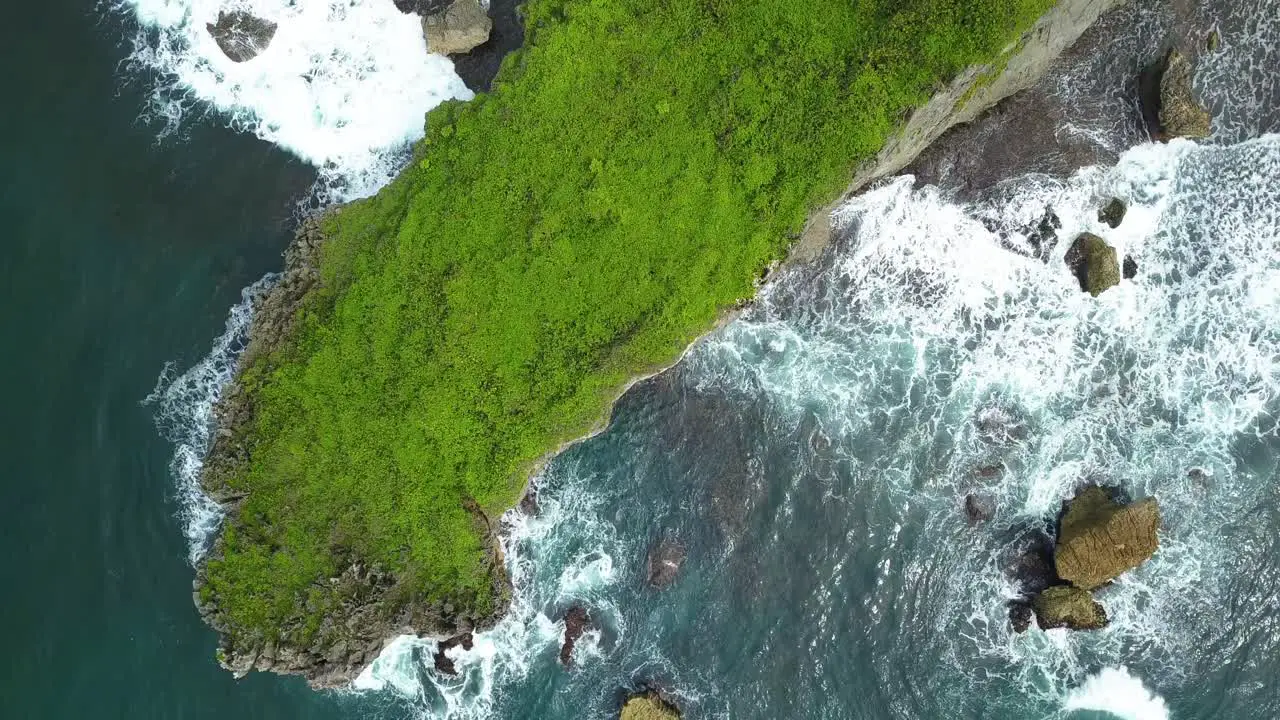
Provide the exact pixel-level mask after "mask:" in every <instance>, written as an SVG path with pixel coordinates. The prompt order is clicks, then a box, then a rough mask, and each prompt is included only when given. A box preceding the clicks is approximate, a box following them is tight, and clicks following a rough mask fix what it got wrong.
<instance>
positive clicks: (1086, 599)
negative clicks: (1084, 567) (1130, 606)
mask: <svg viewBox="0 0 1280 720" xmlns="http://www.w3.org/2000/svg"><path fill="white" fill-rule="evenodd" d="M1031 607H1032V608H1033V609H1034V610H1035V613H1036V623H1037V624H1038V625H1039V626H1040V629H1041V630H1052V629H1054V628H1068V629H1071V630H1097V629H1099V628H1103V627H1106V625H1107V611H1106V610H1104V609H1103V608H1102V606H1101V605H1099V604H1098V603H1097V601H1095V600H1094V599H1093V595H1091V594H1090V593H1089V591H1088V590H1082V589H1080V588H1078V587H1075V586H1073V585H1055V586H1053V587H1051V588H1047V589H1046V590H1045V591H1044V592H1042V593H1040V594H1039V595H1037V596H1036V598H1035V600H1032V601H1031Z"/></svg>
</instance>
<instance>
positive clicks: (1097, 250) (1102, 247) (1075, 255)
mask: <svg viewBox="0 0 1280 720" xmlns="http://www.w3.org/2000/svg"><path fill="white" fill-rule="evenodd" d="M1066 261H1067V266H1068V267H1070V268H1071V272H1072V274H1073V275H1075V276H1076V280H1078V281H1079V282H1080V289H1081V290H1083V291H1085V292H1087V293H1089V294H1090V295H1092V296H1094V297H1098V296H1099V295H1101V294H1102V293H1103V292H1105V291H1106V290H1108V289H1110V288H1112V287H1115V286H1116V285H1119V284H1120V260H1119V259H1118V258H1117V257H1116V249H1115V248H1113V247H1111V246H1110V245H1108V244H1107V241H1106V240H1103V239H1102V238H1100V237H1098V236H1097V235H1094V234H1093V233H1081V235H1080V237H1078V238H1076V240H1075V242H1074V243H1072V244H1071V249H1070V250H1068V251H1067V255H1066Z"/></svg>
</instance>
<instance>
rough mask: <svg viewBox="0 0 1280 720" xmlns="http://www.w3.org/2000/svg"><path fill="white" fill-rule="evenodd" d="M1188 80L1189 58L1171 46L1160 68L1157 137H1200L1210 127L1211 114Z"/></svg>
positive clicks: (1164, 138)
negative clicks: (1158, 132) (1158, 127)
mask: <svg viewBox="0 0 1280 720" xmlns="http://www.w3.org/2000/svg"><path fill="white" fill-rule="evenodd" d="M1191 80H1192V71H1191V62H1190V61H1189V60H1187V59H1186V57H1184V56H1183V55H1182V53H1180V52H1178V51H1177V50H1170V51H1169V54H1168V55H1165V57H1164V60H1163V61H1162V67H1161V69H1160V110H1159V114H1158V117H1159V121H1160V139H1162V140H1168V139H1170V138H1176V137H1183V138H1202V137H1207V136H1208V135H1209V133H1210V132H1212V131H1213V116H1212V115H1210V114H1209V111H1208V110H1206V109H1204V106H1202V105H1201V104H1200V103H1199V102H1197V101H1196V98H1195V95H1194V94H1193V93H1192V90H1191Z"/></svg>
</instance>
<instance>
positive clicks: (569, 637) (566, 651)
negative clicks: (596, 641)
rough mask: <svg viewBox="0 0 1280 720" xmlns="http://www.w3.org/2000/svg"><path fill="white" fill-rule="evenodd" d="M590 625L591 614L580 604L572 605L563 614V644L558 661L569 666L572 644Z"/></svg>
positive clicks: (571, 657)
mask: <svg viewBox="0 0 1280 720" xmlns="http://www.w3.org/2000/svg"><path fill="white" fill-rule="evenodd" d="M590 626H591V615H590V613H588V612H587V609H586V608H584V607H582V606H581V605H574V606H573V607H571V608H569V612H567V613H565V615H564V644H562V645H561V646H560V662H561V663H562V664H563V665H564V666H565V667H569V666H570V665H572V664H573V646H574V645H575V644H577V642H578V638H580V637H582V633H584V632H586V630H587V628H588V627H590Z"/></svg>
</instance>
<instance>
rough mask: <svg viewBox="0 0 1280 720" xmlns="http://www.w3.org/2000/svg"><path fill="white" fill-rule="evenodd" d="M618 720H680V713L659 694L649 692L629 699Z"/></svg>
mask: <svg viewBox="0 0 1280 720" xmlns="http://www.w3.org/2000/svg"><path fill="white" fill-rule="evenodd" d="M618 720H680V711H679V710H678V709H677V708H676V707H675V706H674V705H671V704H670V703H668V702H667V701H665V700H663V699H662V698H661V697H659V696H658V694H657V693H655V692H647V693H642V694H640V695H632V696H631V697H630V698H627V702H626V703H625V704H624V705H623V706H622V712H621V713H619V714H618Z"/></svg>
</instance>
